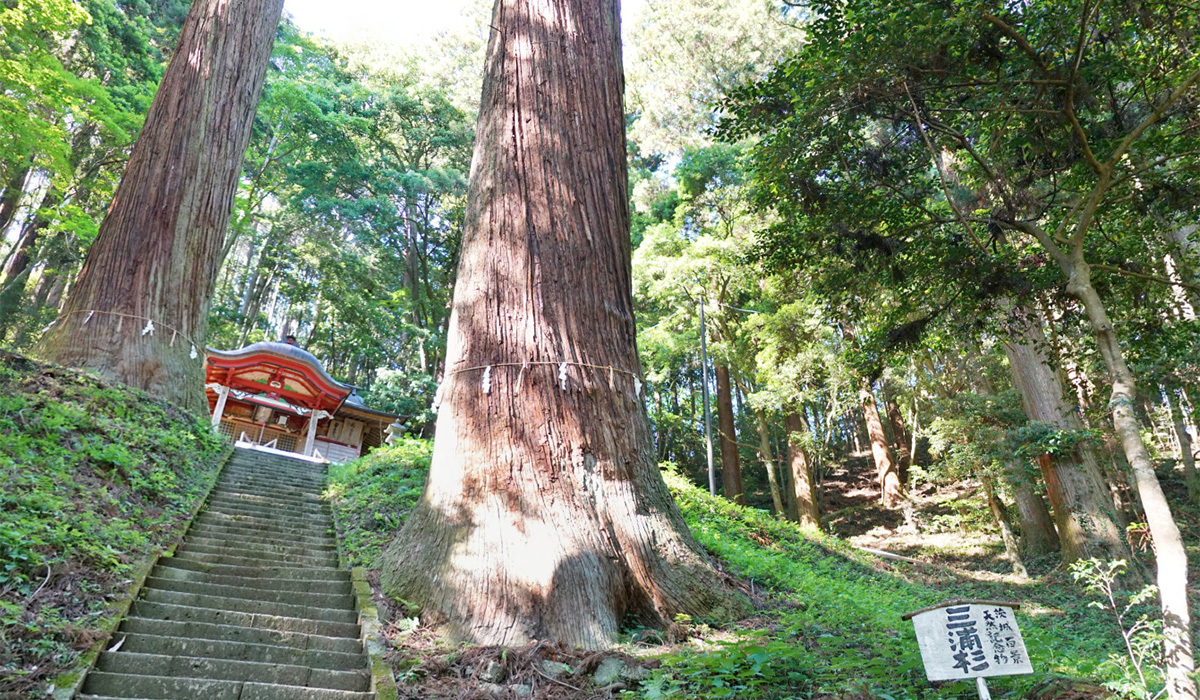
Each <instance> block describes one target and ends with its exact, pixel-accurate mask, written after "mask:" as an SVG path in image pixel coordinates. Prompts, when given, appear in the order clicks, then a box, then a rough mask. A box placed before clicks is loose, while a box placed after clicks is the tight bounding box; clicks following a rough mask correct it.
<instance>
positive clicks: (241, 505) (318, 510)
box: [208, 493, 330, 516]
mask: <svg viewBox="0 0 1200 700" xmlns="http://www.w3.org/2000/svg"><path fill="white" fill-rule="evenodd" d="M208 507H209V508H216V507H221V508H237V509H243V510H261V511H264V512H270V513H279V512H283V513H295V514H298V515H323V516H329V515H330V511H329V509H328V508H327V507H325V506H324V505H322V504H320V503H305V502H303V501H284V500H267V499H263V498H258V499H256V498H249V497H246V496H243V495H235V494H233V493H229V494H225V493H214V494H213V495H212V497H210V498H209V499H208Z"/></svg>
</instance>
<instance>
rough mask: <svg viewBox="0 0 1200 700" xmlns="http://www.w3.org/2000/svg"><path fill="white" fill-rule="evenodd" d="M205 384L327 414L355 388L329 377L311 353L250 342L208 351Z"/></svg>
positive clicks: (286, 345)
mask: <svg viewBox="0 0 1200 700" xmlns="http://www.w3.org/2000/svg"><path fill="white" fill-rule="evenodd" d="M205 382H206V383H208V384H212V383H217V384H222V385H224V386H227V387H230V388H232V389H238V390H240V391H247V392H251V393H254V394H260V393H261V394H265V395H267V396H277V397H279V398H282V399H285V400H286V401H288V402H290V403H293V404H296V405H299V406H304V407H306V408H312V409H318V410H325V411H330V412H333V411H334V410H336V409H337V408H338V407H339V406H340V405H341V404H342V402H344V401H345V400H346V399H347V398H348V397H349V396H350V394H352V393H353V392H354V389H355V387H353V386H350V385H349V384H342V383H341V382H339V381H337V380H336V379H334V378H333V377H331V376H329V374H328V373H327V372H326V371H325V368H324V367H322V366H321V361H320V360H318V359H317V358H316V356H314V355H313V354H312V353H310V352H308V351H306V350H302V349H300V348H298V347H296V346H295V345H288V344H287V343H273V342H262V343H254V344H253V345H248V346H246V347H244V348H242V349H240V350H214V349H212V348H209V349H208V362H207V364H206V365H205Z"/></svg>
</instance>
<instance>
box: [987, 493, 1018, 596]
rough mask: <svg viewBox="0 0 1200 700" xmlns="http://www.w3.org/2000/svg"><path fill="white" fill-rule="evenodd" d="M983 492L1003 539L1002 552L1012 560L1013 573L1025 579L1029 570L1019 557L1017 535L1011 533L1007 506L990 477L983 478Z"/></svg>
mask: <svg viewBox="0 0 1200 700" xmlns="http://www.w3.org/2000/svg"><path fill="white" fill-rule="evenodd" d="M983 492H984V494H986V495H987V502H988V509H989V510H991V511H992V518H993V519H994V520H995V521H996V527H998V528H999V529H1000V538H1001V539H1002V540H1003V541H1004V553H1005V555H1006V556H1007V557H1008V560H1009V561H1010V562H1012V567H1013V574H1015V575H1016V576H1017V578H1020V579H1025V578H1028V577H1029V571H1028V570H1027V569H1026V568H1025V562H1024V561H1023V560H1022V559H1021V548H1020V547H1019V546H1018V545H1017V536H1016V535H1015V534H1014V533H1013V529H1012V525H1011V524H1010V522H1009V519H1008V508H1006V507H1005V506H1004V503H1003V502H1002V501H1001V500H1000V497H999V496H997V495H996V485H995V484H994V483H992V480H991V479H990V478H985V479H983Z"/></svg>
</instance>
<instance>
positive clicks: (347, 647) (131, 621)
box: [118, 617, 363, 655]
mask: <svg viewBox="0 0 1200 700" xmlns="http://www.w3.org/2000/svg"><path fill="white" fill-rule="evenodd" d="M120 633H125V634H129V635H148V636H155V637H183V638H187V639H191V640H205V639H208V640H212V641H216V642H241V643H243V644H270V645H274V646H282V647H291V648H293V649H301V650H305V649H307V650H311V651H330V652H338V653H341V654H354V655H361V654H362V650H363V649H362V642H360V641H359V640H358V639H355V638H352V637H326V636H323V635H319V634H304V633H302V632H288V631H286V630H273V629H259V628H255V627H240V626H236V625H219V624H213V623H209V622H189V621H177V620H155V619H152V618H148V617H130V618H127V619H126V620H125V622H123V623H122V624H121V632H120ZM120 633H118V634H120ZM131 638H132V637H131ZM122 648H124V646H122ZM131 651H132V650H131Z"/></svg>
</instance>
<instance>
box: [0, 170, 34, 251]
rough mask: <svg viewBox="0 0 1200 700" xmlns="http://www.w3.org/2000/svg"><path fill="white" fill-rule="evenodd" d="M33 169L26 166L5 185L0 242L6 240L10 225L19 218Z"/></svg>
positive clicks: (1, 198)
mask: <svg viewBox="0 0 1200 700" xmlns="http://www.w3.org/2000/svg"><path fill="white" fill-rule="evenodd" d="M31 169H32V167H31V166H28V165H26V166H25V167H23V168H21V169H19V170H18V171H17V172H16V173H14V174H13V176H12V177H11V178H9V180H8V182H6V183H4V193H3V194H2V195H0V241H3V240H4V234H5V232H6V231H8V225H9V224H11V223H12V222H13V219H15V218H16V217H17V209H18V208H20V206H21V197H22V196H23V195H24V194H25V181H26V180H28V179H29V171H30V170H31Z"/></svg>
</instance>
